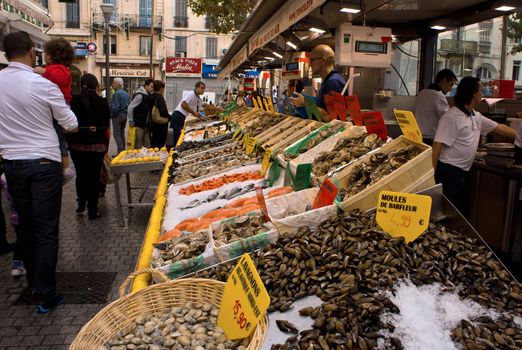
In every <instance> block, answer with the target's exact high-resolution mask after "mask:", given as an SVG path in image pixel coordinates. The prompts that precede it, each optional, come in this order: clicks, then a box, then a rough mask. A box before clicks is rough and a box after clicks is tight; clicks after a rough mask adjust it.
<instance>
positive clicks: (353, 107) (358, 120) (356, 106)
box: [344, 95, 362, 126]
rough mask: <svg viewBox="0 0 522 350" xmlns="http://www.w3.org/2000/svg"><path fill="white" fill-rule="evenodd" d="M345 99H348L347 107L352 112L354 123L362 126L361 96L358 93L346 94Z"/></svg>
mask: <svg viewBox="0 0 522 350" xmlns="http://www.w3.org/2000/svg"><path fill="white" fill-rule="evenodd" d="M344 100H345V101H346V107H348V113H350V116H351V117H352V120H353V123H354V124H355V125H357V126H362V113H361V104H360V103H359V97H357V96H356V95H353V96H345V97H344Z"/></svg>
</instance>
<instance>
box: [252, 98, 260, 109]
mask: <svg viewBox="0 0 522 350" xmlns="http://www.w3.org/2000/svg"><path fill="white" fill-rule="evenodd" d="M252 103H253V104H254V108H258V109H259V105H258V104H257V101H256V99H255V98H252Z"/></svg>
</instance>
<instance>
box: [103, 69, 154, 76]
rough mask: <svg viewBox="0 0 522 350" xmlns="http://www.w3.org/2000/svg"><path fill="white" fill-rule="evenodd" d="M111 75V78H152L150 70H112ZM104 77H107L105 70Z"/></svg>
mask: <svg viewBox="0 0 522 350" xmlns="http://www.w3.org/2000/svg"><path fill="white" fill-rule="evenodd" d="M109 74H110V76H111V77H138V78H148V77H149V76H150V71H149V69H133V68H111V69H110V70H109ZM102 75H103V76H105V69H102Z"/></svg>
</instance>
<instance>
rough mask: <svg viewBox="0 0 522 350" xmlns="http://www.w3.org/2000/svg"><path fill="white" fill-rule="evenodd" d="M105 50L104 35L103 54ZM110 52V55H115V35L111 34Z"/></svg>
mask: <svg viewBox="0 0 522 350" xmlns="http://www.w3.org/2000/svg"><path fill="white" fill-rule="evenodd" d="M106 51H107V49H106V41H105V36H104V37H103V54H105V52H106ZM110 54H111V55H116V54H117V53H116V36H115V35H111V47H110Z"/></svg>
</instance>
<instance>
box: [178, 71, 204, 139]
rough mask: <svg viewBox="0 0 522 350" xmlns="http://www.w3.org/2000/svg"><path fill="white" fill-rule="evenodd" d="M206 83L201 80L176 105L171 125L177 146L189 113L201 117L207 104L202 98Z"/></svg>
mask: <svg viewBox="0 0 522 350" xmlns="http://www.w3.org/2000/svg"><path fill="white" fill-rule="evenodd" d="M205 88H206V86H205V83H204V82H202V81H200V82H198V83H196V87H195V88H194V93H190V94H188V96H186V97H185V98H184V99H182V100H181V102H180V103H179V104H178V106H177V107H176V110H175V111H174V112H173V113H172V120H171V121H170V127H171V128H172V132H173V141H174V142H173V146H174V147H176V145H177V144H178V140H179V137H180V136H181V130H183V127H184V126H185V119H186V118H187V116H188V115H189V114H192V115H193V116H194V117H197V118H199V117H200V114H199V113H201V112H203V108H204V107H205V106H206V105H207V104H206V103H204V102H203V100H202V99H201V97H199V96H201V95H203V94H204V93H205Z"/></svg>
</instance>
